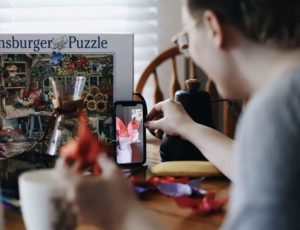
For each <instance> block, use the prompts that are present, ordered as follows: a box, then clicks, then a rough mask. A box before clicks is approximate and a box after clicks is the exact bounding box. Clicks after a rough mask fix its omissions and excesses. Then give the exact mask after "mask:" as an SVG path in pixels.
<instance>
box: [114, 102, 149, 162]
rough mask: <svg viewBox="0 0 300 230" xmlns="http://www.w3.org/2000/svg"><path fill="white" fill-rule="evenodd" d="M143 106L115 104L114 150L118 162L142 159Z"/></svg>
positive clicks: (140, 160) (139, 160)
mask: <svg viewBox="0 0 300 230" xmlns="http://www.w3.org/2000/svg"><path fill="white" fill-rule="evenodd" d="M143 138H144V136H143V107H142V105H141V104H137V105H136V106H123V105H117V106H116V141H117V144H116V151H117V163H118V164H130V163H138V162H142V161H143V143H144V140H143Z"/></svg>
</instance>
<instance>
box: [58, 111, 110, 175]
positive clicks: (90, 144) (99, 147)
mask: <svg viewBox="0 0 300 230" xmlns="http://www.w3.org/2000/svg"><path fill="white" fill-rule="evenodd" d="M107 151H108V145H107V144H105V143H103V142H101V141H99V140H98V139H97V138H96V137H95V136H94V135H93V134H92V133H91V132H90V129H89V127H88V118H87V115H86V114H85V113H84V112H81V113H80V116H79V121H78V139H76V140H71V141H69V142H67V143H66V144H65V145H63V146H62V147H61V148H60V154H61V155H62V156H63V157H65V158H66V161H67V162H68V163H73V162H75V161H77V162H79V168H78V170H79V171H83V170H84V169H85V168H86V167H89V166H92V167H93V173H94V175H99V174H100V173H101V168H100V167H99V165H98V163H97V159H98V157H99V155H100V154H102V153H107Z"/></svg>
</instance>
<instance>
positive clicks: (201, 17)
mask: <svg viewBox="0 0 300 230" xmlns="http://www.w3.org/2000/svg"><path fill="white" fill-rule="evenodd" d="M183 2H184V6H183V30H182V31H181V33H180V34H179V38H180V39H179V40H180V41H185V42H186V45H185V46H182V47H181V48H185V47H187V46H188V50H186V51H187V52H186V53H188V54H189V56H190V57H191V58H192V59H193V61H194V62H195V63H196V64H197V65H198V66H200V67H201V68H202V69H203V70H204V71H205V72H206V74H207V75H208V77H209V78H210V79H212V81H213V82H214V83H215V85H216V87H217V89H218V92H219V93H220V94H221V95H222V96H223V97H224V98H232V99H242V98H249V100H248V103H247V105H246V107H245V109H244V112H243V115H242V117H241V119H240V121H239V125H238V128H237V132H236V136H235V139H234V140H233V139H230V138H228V137H226V136H224V135H223V134H222V133H220V132H218V131H216V130H213V129H211V128H208V127H205V126H203V125H200V124H197V123H195V122H194V121H193V120H192V119H191V118H190V117H189V116H188V114H187V113H186V112H185V110H184V109H183V106H182V105H181V104H180V103H178V102H175V101H173V100H167V101H163V102H160V103H158V104H156V105H154V107H153V109H152V110H151V111H150V113H149V115H148V117H147V120H148V122H147V123H146V124H145V126H146V127H147V128H149V129H150V130H151V131H153V130H160V131H163V132H164V133H166V134H168V135H177V136H180V137H181V138H183V139H186V140H188V141H190V142H192V143H193V144H194V145H195V146H196V147H197V148H199V150H201V152H202V153H203V154H204V155H205V156H206V158H207V159H208V160H210V161H211V162H212V163H213V164H214V165H215V166H216V167H218V168H219V169H220V170H221V171H222V172H223V173H224V174H225V175H226V176H227V177H228V178H230V179H231V180H232V181H233V186H232V193H231V197H230V204H229V210H228V214H227V217H226V221H225V224H224V226H223V229H226V230H227V229H232V230H238V229H242V230H253V229H255V230H266V229H272V230H279V229H300V221H299V207H300V196H299V194H300V185H299V183H297V182H298V181H300V167H299V165H300V154H299V149H300V141H299V137H300V14H299V12H300V1H299V0H291V1H280V0H226V1H224V0H184V1H183ZM199 106H200V105H199ZM158 133H159V132H158ZM108 162H110V163H108ZM99 164H100V165H101V166H102V167H104V168H103V171H104V175H103V176H100V177H98V178H94V180H92V181H88V182H87V181H86V180H84V179H82V180H81V183H77V184H76V185H75V184H74V185H73V187H72V189H73V192H74V194H75V196H74V197H75V198H74V200H73V202H74V204H76V205H77V207H78V211H79V214H80V215H81V217H82V220H84V221H86V222H89V223H93V224H96V225H98V226H102V227H103V226H104V227H107V229H158V228H157V226H153V225H154V224H153V222H152V221H151V220H149V218H148V217H147V215H146V214H145V213H143V211H142V208H141V207H140V205H139V203H138V202H137V201H136V199H135V198H134V196H133V194H132V192H131V191H130V189H129V188H128V185H127V184H126V183H125V182H124V179H123V178H122V176H120V173H118V170H117V169H116V167H115V166H114V165H113V163H112V162H111V161H109V160H108V159H100V160H99ZM108 165H109V167H108ZM108 181H109V182H108ZM81 187H84V190H83V189H80V188H81ZM116 188H118V189H116ZM91 191H95V194H101V196H99V195H95V196H93V199H89V197H88V194H90V192H91ZM96 192H98V193H96ZM103 194H105V195H103ZM124 194H126V195H124ZM103 197H104V198H103ZM79 201H84V202H79ZM107 204H109V206H110V207H111V206H113V208H110V210H109V212H107V207H108V205H107ZM103 216H105V217H106V219H105V220H104V219H102V218H103ZM141 226H142V227H141ZM139 227H140V228H139Z"/></svg>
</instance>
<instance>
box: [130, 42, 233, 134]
mask: <svg viewBox="0 0 300 230" xmlns="http://www.w3.org/2000/svg"><path fill="white" fill-rule="evenodd" d="M179 55H182V53H181V52H180V51H179V49H178V48H177V47H172V48H169V49H167V50H165V51H163V52H162V53H160V54H159V55H158V56H157V57H155V58H154V59H153V60H152V61H151V62H150V64H149V65H148V66H147V67H146V69H145V70H144V72H143V73H142V75H141V77H140V79H139V81H138V83H137V85H136V88H135V92H139V93H141V94H142V92H143V89H144V88H145V86H146V83H147V81H148V80H149V79H150V78H151V77H153V78H154V94H153V101H154V103H157V102H160V101H163V100H164V96H163V93H162V90H161V86H160V84H159V76H158V71H157V69H158V67H159V66H161V65H162V64H164V63H165V62H167V61H169V60H171V63H172V75H171V83H170V87H169V97H170V98H174V95H175V92H176V91H177V90H179V89H181V86H180V83H179V75H178V70H177V60H176V58H177V56H179ZM188 63H189V64H188V65H189V66H188V72H189V76H188V78H189V79H193V78H195V77H196V74H195V73H196V66H195V64H194V63H193V61H192V60H191V59H189V60H188ZM205 90H206V91H207V92H209V93H210V96H211V99H212V101H214V102H216V101H218V100H220V97H219V94H218V92H217V90H216V87H215V85H214V83H213V82H212V81H211V80H208V81H207V82H206V84H205ZM228 108H229V102H227V101H224V105H223V124H224V125H223V133H224V134H225V135H227V136H229V137H233V136H234V130H235V125H236V122H237V117H236V116H233V115H232V114H231V112H230V109H228ZM212 109H213V116H214V122H215V124H216V123H217V120H218V116H219V114H220V113H219V109H218V106H217V103H213V105H212Z"/></svg>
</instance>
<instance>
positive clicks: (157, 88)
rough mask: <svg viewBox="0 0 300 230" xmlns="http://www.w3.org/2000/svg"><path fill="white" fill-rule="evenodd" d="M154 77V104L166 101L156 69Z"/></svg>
mask: <svg viewBox="0 0 300 230" xmlns="http://www.w3.org/2000/svg"><path fill="white" fill-rule="evenodd" d="M153 75H154V102H155V103H158V102H160V101H162V100H163V99H164V96H163V93H162V91H161V89H160V86H159V81H158V74H157V70H156V69H155V70H154V72H153Z"/></svg>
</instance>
